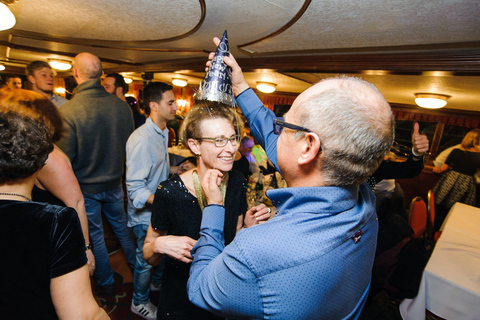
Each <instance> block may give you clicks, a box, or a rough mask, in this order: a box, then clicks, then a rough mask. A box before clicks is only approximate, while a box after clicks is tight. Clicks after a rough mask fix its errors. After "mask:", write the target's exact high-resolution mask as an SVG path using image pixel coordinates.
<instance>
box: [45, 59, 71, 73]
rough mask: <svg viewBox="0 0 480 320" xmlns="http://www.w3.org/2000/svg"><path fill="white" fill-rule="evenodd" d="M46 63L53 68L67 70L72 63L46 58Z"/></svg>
mask: <svg viewBox="0 0 480 320" xmlns="http://www.w3.org/2000/svg"><path fill="white" fill-rule="evenodd" d="M48 64H49V65H50V67H52V68H53V69H55V70H60V71H67V70H70V69H71V68H72V63H71V62H70V61H67V60H59V59H48Z"/></svg>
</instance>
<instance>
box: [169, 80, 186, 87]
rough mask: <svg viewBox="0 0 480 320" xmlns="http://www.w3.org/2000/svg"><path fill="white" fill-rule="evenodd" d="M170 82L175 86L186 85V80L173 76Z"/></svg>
mask: <svg viewBox="0 0 480 320" xmlns="http://www.w3.org/2000/svg"><path fill="white" fill-rule="evenodd" d="M172 83H173V85H174V86H177V87H185V86H186V85H187V80H185V79H181V78H173V79H172Z"/></svg>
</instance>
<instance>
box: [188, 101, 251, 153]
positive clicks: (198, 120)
mask: <svg viewBox="0 0 480 320" xmlns="http://www.w3.org/2000/svg"><path fill="white" fill-rule="evenodd" d="M219 118H220V119H226V120H228V122H230V123H231V124H232V126H233V129H234V130H235V134H237V135H240V136H241V135H242V133H243V121H242V118H241V117H240V115H239V114H237V112H236V111H235V109H234V108H232V107H230V106H226V105H224V104H222V103H218V102H212V101H198V102H197V103H196V104H195V105H194V106H193V109H192V110H190V112H189V113H188V115H187V116H186V117H185V120H183V123H182V128H181V133H180V134H181V138H182V143H183V145H184V146H186V147H187V148H188V143H187V141H188V139H197V138H199V137H201V136H202V131H201V124H202V122H203V120H208V119H219Z"/></svg>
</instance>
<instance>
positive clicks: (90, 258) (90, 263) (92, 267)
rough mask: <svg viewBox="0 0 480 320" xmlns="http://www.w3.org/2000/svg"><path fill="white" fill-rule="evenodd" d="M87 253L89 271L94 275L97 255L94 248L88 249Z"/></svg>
mask: <svg viewBox="0 0 480 320" xmlns="http://www.w3.org/2000/svg"><path fill="white" fill-rule="evenodd" d="M85 253H86V254H87V259H88V261H87V265H88V272H89V273H90V275H91V276H93V273H94V272H95V256H94V255H93V252H92V249H88V250H87V251H85Z"/></svg>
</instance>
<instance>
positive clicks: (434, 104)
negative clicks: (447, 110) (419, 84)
mask: <svg viewBox="0 0 480 320" xmlns="http://www.w3.org/2000/svg"><path fill="white" fill-rule="evenodd" d="M415 97H416V98H415V103H416V104H417V105H418V106H420V107H422V108H427V109H439V108H443V107H445V106H446V105H447V99H449V98H450V97H451V96H449V95H446V94H436V93H415Z"/></svg>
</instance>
